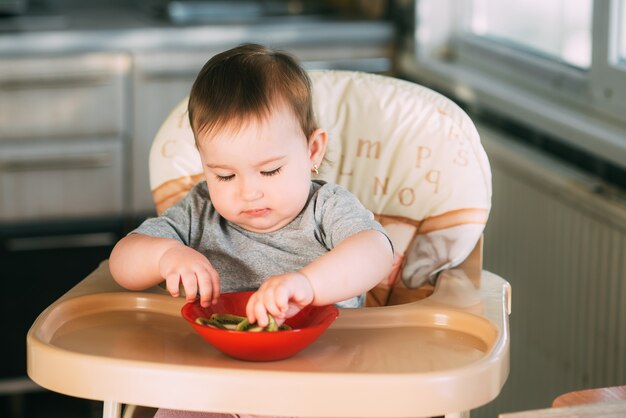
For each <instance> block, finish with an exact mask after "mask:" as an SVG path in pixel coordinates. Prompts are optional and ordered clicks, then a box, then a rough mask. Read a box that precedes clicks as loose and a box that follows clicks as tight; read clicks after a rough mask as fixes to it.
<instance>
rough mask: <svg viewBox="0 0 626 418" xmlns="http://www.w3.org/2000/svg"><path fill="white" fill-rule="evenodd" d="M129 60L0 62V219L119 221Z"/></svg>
mask: <svg viewBox="0 0 626 418" xmlns="http://www.w3.org/2000/svg"><path fill="white" fill-rule="evenodd" d="M129 70H130V57H129V56H128V55H126V54H121V53H99V54H89V53H86V54H78V55H68V56H55V57H45V56H44V57H28V58H23V57H22V58H15V59H3V60H2V61H0V196H2V199H1V200H0V222H30V221H42V220H53V219H59V218H81V217H96V216H121V215H122V212H123V207H124V194H125V192H124V175H125V174H126V173H125V167H124V164H125V157H124V155H125V148H126V146H127V141H128V129H127V126H128V122H127V120H128V112H129V111H128V93H127V88H128V78H129Z"/></svg>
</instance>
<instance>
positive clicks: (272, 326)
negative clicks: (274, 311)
mask: <svg viewBox="0 0 626 418" xmlns="http://www.w3.org/2000/svg"><path fill="white" fill-rule="evenodd" d="M267 318H268V319H269V323H268V324H267V327H265V330H266V331H269V332H276V331H278V325H277V324H276V320H275V319H274V317H273V316H272V315H271V314H267Z"/></svg>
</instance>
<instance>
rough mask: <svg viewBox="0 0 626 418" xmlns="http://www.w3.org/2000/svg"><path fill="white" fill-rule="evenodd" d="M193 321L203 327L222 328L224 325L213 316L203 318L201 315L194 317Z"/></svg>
mask: <svg viewBox="0 0 626 418" xmlns="http://www.w3.org/2000/svg"><path fill="white" fill-rule="evenodd" d="M195 323H196V324H199V325H203V326H205V327H213V328H220V329H224V325H222V324H220V323H219V322H217V321H216V320H215V319H213V318H204V317H202V316H199V317H197V318H196V320H195Z"/></svg>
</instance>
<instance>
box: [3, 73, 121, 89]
mask: <svg viewBox="0 0 626 418" xmlns="http://www.w3.org/2000/svg"><path fill="white" fill-rule="evenodd" d="M111 78H112V76H111V75H102V74H96V75H78V76H76V75H74V76H72V77H58V78H53V77H43V78H36V77H32V78H16V79H10V80H0V89H2V90H34V89H51V88H67V87H74V88H75V87H85V86H97V85H102V84H106V83H107V82H109V80H110V79H111Z"/></svg>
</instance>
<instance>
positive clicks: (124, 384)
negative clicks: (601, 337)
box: [28, 71, 510, 417]
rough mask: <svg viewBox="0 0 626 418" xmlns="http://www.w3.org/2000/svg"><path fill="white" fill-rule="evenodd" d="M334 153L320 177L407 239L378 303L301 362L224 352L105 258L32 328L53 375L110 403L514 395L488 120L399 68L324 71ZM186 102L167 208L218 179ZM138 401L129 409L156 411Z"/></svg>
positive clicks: (159, 194) (401, 411)
mask: <svg viewBox="0 0 626 418" xmlns="http://www.w3.org/2000/svg"><path fill="white" fill-rule="evenodd" d="M310 75H311V78H312V81H313V87H314V101H315V108H316V112H317V116H318V121H319V123H320V126H321V127H323V128H324V129H326V130H327V131H328V132H329V151H328V153H327V159H326V160H327V161H325V162H324V164H323V166H322V168H321V171H320V174H319V177H320V178H322V179H325V180H327V181H332V182H336V183H339V184H341V185H343V186H345V187H347V188H348V189H349V190H351V191H352V192H353V193H354V194H355V195H356V196H357V197H358V198H359V199H360V200H361V202H363V204H364V205H365V206H366V207H367V208H369V209H370V210H371V211H372V212H373V213H374V214H375V216H376V217H377V219H378V220H379V221H380V222H381V223H382V225H383V226H384V227H385V229H386V230H387V232H388V233H389V236H390V238H391V240H392V241H393V244H394V249H395V253H396V262H395V268H394V271H393V273H392V274H391V275H390V276H389V277H388V278H387V279H386V280H384V281H383V282H381V283H380V284H379V285H378V286H377V287H376V288H374V289H372V291H370V292H369V293H368V295H367V307H366V308H364V309H342V310H341V312H340V315H339V318H338V319H337V320H336V321H335V323H333V324H332V325H331V327H330V328H329V330H328V331H327V332H326V334H324V335H322V337H321V338H320V339H319V340H317V341H316V342H315V343H314V344H313V345H311V346H310V347H308V348H307V349H306V350H304V351H303V352H302V353H300V354H298V355H296V356H294V357H292V358H290V359H286V360H282V361H279V362H269V363H248V362H241V361H236V360H232V359H229V358H227V357H225V356H223V355H220V354H219V353H216V352H214V351H213V349H212V347H210V346H208V345H207V344H206V343H205V342H203V341H202V340H201V338H200V337H199V336H198V335H196V334H195V332H194V331H193V330H192V329H191V327H189V326H188V325H187V324H186V323H185V322H184V321H183V320H182V318H180V313H179V312H180V308H181V307H182V305H183V304H184V300H183V299H181V298H178V299H175V298H172V297H170V296H169V295H168V294H167V292H166V291H165V290H163V289H161V288H160V287H158V286H157V287H155V288H154V289H149V290H148V291H144V292H129V291H125V290H123V289H121V288H120V287H119V286H117V285H116V284H115V283H114V282H113V280H112V278H111V277H110V273H109V271H108V266H107V264H106V262H104V263H103V264H102V265H101V266H100V267H99V268H98V269H97V270H96V271H95V272H94V273H92V274H91V275H90V276H88V277H87V278H86V279H85V280H83V281H82V282H81V283H79V284H78V285H77V286H76V287H75V288H73V289H72V290H71V291H70V292H68V293H67V294H66V295H64V296H63V297H62V298H61V299H60V300H59V301H57V302H55V303H54V304H53V305H52V306H50V307H49V308H48V309H47V310H46V311H44V312H43V313H42V314H41V315H40V317H39V318H38V319H37V321H36V322H35V323H34V324H33V327H32V328H31V330H30V331H29V334H28V373H29V376H30V377H31V378H32V379H33V380H34V381H35V382H37V383H38V384H40V385H41V386H43V387H46V388H48V389H51V390H54V391H58V392H61V393H65V394H68V395H72V396H78V397H85V398H90V399H100V400H103V401H104V402H105V407H104V416H105V417H119V416H120V415H121V410H122V407H121V405H122V404H128V405H145V406H147V407H152V408H155V407H167V408H172V409H189V410H199V411H213V412H233V413H252V414H260V415H289V416H302V417H305V416H306V417H312V416H315V417H409V416H410V417H427V416H438V415H446V416H447V417H461V416H468V414H469V413H468V411H469V410H471V409H474V408H477V407H479V406H482V405H484V404H486V403H488V402H490V401H491V400H493V399H494V398H495V397H497V396H498V394H499V392H500V390H501V388H502V386H503V384H504V382H505V381H506V378H507V376H508V370H509V367H508V366H509V327H508V315H509V313H510V287H509V285H508V283H507V282H506V281H505V280H504V279H502V278H500V277H498V276H497V275H495V274H492V273H489V272H487V271H483V270H482V232H483V229H484V226H485V224H486V222H487V218H488V214H489V210H490V207H491V173H490V168H489V163H488V160H487V157H486V155H485V152H484V150H483V148H482V146H481V144H480V139H479V136H478V133H477V131H476V129H475V128H474V125H473V123H472V121H471V120H470V119H469V118H468V116H467V115H466V114H465V113H464V112H463V111H462V110H461V109H460V108H459V107H457V106H456V105H455V104H454V103H453V102H452V101H450V100H449V99H447V98H445V97H443V96H442V95H440V94H438V93H436V92H434V91H432V90H429V89H427V88H425V87H422V86H419V85H416V84H413V83H410V82H407V81H402V80H398V79H394V78H390V77H386V76H380V75H372V74H365V73H358V72H349V71H312V72H311V73H310ZM186 107H187V100H186V99H185V100H183V101H182V102H181V103H180V104H179V105H178V106H177V107H176V108H175V109H174V110H173V112H172V113H171V114H170V116H169V117H168V118H167V119H166V121H165V122H164V124H163V126H162V127H161V129H160V131H159V132H158V134H157V136H156V138H155V140H154V144H153V146H152V151H151V155H150V176H151V186H152V193H153V197H154V200H155V204H156V208H157V212H159V213H161V212H163V211H164V210H165V209H166V208H168V207H169V206H171V205H172V204H174V203H176V202H177V201H179V200H180V199H181V198H182V197H184V196H185V194H186V193H187V192H188V191H189V190H190V189H191V188H192V187H193V186H194V185H195V184H196V183H197V182H199V181H201V180H202V179H203V176H202V167H201V163H200V159H199V156H198V153H197V150H196V148H195V145H194V140H193V135H192V133H191V129H190V127H189V121H188V118H187V113H186ZM146 410H147V409H146V408H144V407H135V406H130V407H128V408H127V410H126V412H125V416H126V417H131V416H135V417H138V416H142V413H145V412H146Z"/></svg>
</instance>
